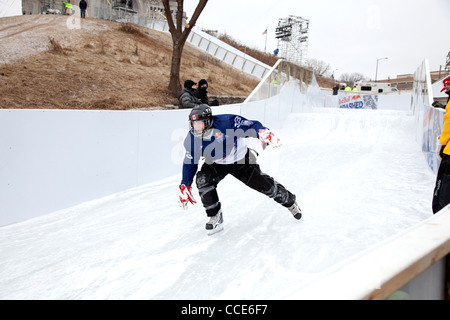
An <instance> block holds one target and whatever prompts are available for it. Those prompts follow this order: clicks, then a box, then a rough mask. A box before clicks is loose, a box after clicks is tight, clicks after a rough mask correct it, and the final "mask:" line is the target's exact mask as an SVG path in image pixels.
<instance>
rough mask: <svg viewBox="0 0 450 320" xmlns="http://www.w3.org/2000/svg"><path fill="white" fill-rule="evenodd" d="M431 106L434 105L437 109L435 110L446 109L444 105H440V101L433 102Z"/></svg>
mask: <svg viewBox="0 0 450 320" xmlns="http://www.w3.org/2000/svg"><path fill="white" fill-rule="evenodd" d="M431 105H432V106H433V107H435V108H442V109H445V106H444V105H443V104H442V103H440V102H439V101H435V102H433V103H432V104H431Z"/></svg>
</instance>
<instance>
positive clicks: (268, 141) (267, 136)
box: [258, 129, 281, 148]
mask: <svg viewBox="0 0 450 320" xmlns="http://www.w3.org/2000/svg"><path fill="white" fill-rule="evenodd" d="M258 136H259V140H261V144H262V146H263V147H265V146H267V145H270V146H272V147H274V148H278V147H279V146H281V142H280V139H278V138H277V137H276V136H275V134H274V133H273V132H272V131H270V130H269V129H261V130H259V132H258Z"/></svg>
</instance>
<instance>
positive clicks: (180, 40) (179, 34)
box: [162, 0, 208, 96]
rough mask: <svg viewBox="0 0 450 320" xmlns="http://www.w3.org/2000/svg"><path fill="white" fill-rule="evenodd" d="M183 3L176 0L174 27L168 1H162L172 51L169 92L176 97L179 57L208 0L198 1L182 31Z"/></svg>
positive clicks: (178, 81) (179, 86)
mask: <svg viewBox="0 0 450 320" xmlns="http://www.w3.org/2000/svg"><path fill="white" fill-rule="evenodd" d="M183 2H184V0H177V12H176V25H175V23H174V21H173V18H172V14H171V12H170V5H169V0H162V3H163V6H164V10H165V12H166V18H167V23H168V25H169V32H170V34H171V35H172V43H173V51H172V66H171V68H170V81H169V87H168V89H169V91H170V92H171V93H172V94H173V95H174V96H176V94H177V92H178V91H179V90H181V84H180V67H181V55H182V53H183V47H184V44H185V43H186V39H187V37H188V36H189V33H190V32H191V29H192V27H194V26H195V23H196V22H197V19H198V17H199V16H200V14H201V13H202V11H203V9H204V8H205V6H206V3H208V0H199V1H198V5H197V7H196V8H195V11H194V14H193V15H192V17H191V20H190V21H189V22H188V23H187V24H186V27H185V28H184V30H183Z"/></svg>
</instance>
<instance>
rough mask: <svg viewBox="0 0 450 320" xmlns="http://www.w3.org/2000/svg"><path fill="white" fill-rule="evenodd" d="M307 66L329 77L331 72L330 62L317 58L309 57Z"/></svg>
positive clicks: (320, 74)
mask: <svg viewBox="0 0 450 320" xmlns="http://www.w3.org/2000/svg"><path fill="white" fill-rule="evenodd" d="M305 65H306V67H308V68H311V69H312V70H313V71H314V73H316V74H318V75H319V76H322V77H328V75H329V74H330V73H331V70H330V69H331V67H330V65H329V64H328V63H326V62H325V61H321V60H316V59H308V60H307V61H306V63H305Z"/></svg>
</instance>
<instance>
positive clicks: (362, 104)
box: [338, 94, 378, 109]
mask: <svg viewBox="0 0 450 320" xmlns="http://www.w3.org/2000/svg"><path fill="white" fill-rule="evenodd" d="M338 105H339V108H342V109H377V105H378V95H362V94H352V95H345V96H339V102H338Z"/></svg>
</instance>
